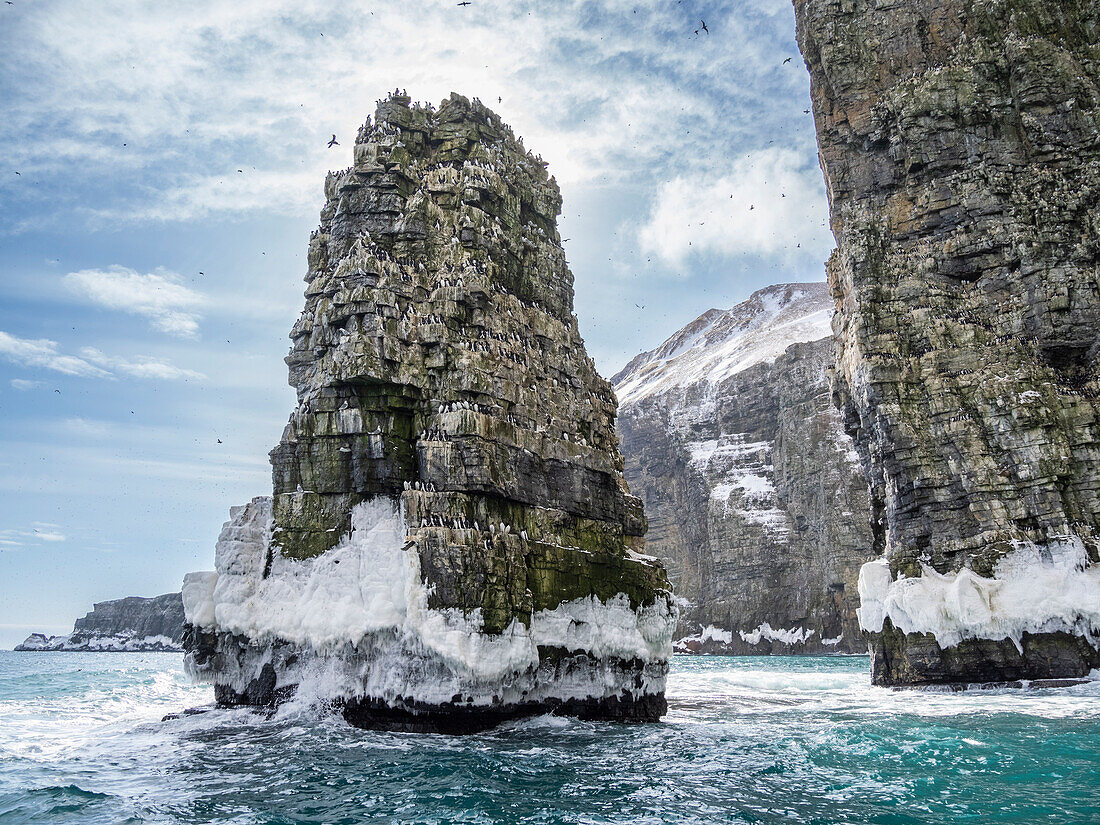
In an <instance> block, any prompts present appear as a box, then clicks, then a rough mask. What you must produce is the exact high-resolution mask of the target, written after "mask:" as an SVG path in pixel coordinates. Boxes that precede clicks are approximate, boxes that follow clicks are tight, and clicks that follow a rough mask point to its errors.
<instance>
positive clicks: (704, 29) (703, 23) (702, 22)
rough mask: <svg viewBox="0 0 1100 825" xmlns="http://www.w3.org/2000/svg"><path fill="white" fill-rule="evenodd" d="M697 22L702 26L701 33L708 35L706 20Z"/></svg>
mask: <svg viewBox="0 0 1100 825" xmlns="http://www.w3.org/2000/svg"><path fill="white" fill-rule="evenodd" d="M699 22H700V23H701V24H702V29H703V31H705V32H706V33H707V34H710V29H708V28H707V21H706V20H700V21H699Z"/></svg>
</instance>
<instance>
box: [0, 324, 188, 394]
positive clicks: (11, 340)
mask: <svg viewBox="0 0 1100 825" xmlns="http://www.w3.org/2000/svg"><path fill="white" fill-rule="evenodd" d="M0 357H2V358H5V359H6V360H8V361H10V362H12V363H15V364H19V365H20V366H23V367H41V368H43V369H48V370H52V371H53V372H60V373H63V374H64V375H73V376H77V377H80V378H106V379H112V378H114V377H115V373H116V372H121V373H124V374H125V375H130V376H133V377H134V378H147V379H157V380H162V381H176V380H180V379H185V380H186V379H196V380H198V379H202V378H205V377H206V376H204V375H203V374H202V373H201V372H195V371H194V370H189V369H184V368H182V367H177V366H175V365H173V364H169V363H168V362H167V361H159V360H157V359H155V358H148V357H138V358H121V357H118V356H112V355H107V354H106V353H104V352H102V351H100V350H98V349H96V348H95V347H84V348H83V349H82V350H81V351H80V356H79V357H78V356H75V355H65V354H64V353H62V352H61V351H60V349H59V348H58V343H57V342H56V341H51V340H49V339H48V338H36V339H31V338H18V337H16V336H14V335H9V334H8V333H6V332H3V331H0ZM16 381H22V382H23V384H24V385H28V386H17V387H16V389H30V388H31V387H30V386H29V385H37V384H39V383H41V382H36V381H26V380H24V379H18V378H17V379H15V380H13V381H12V386H16V384H15V382H16Z"/></svg>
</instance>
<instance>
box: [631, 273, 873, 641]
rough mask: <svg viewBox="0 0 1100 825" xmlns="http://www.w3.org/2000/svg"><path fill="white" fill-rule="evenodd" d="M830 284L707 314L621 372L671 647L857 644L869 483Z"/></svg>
mask: <svg viewBox="0 0 1100 825" xmlns="http://www.w3.org/2000/svg"><path fill="white" fill-rule="evenodd" d="M832 314H833V305H832V300H831V299H830V297H829V292H828V289H827V287H826V285H825V284H824V283H808V284H780V285H777V286H772V287H768V288H766V289H762V290H759V291H757V292H755V293H753V295H752V296H751V297H750V298H749V299H748V300H747V301H745V302H744V303H742V304H739V305H738V306H736V307H734V308H733V309H730V310H725V311H723V310H716V309H712V310H710V311H708V312H706V313H705V314H703V315H702V316H700V317H699V318H698V319H696V320H695V321H693V322H692V323H691V324H689V325H688V326H686V327H684V328H683V329H682V330H680V331H679V332H677V333H676V334H674V335H673V336H671V337H670V338H669V339H668V340H667V341H665V342H664V343H663V344H662V345H661V346H660V347H658V348H657V349H655V350H653V351H652V352H646V353H642V354H641V355H639V356H638V357H636V358H635V359H634V360H633V361H631V362H630V364H628V365H627V366H626V368H625V369H623V371H622V372H620V373H619V374H618V375H616V376H615V378H614V379H612V380H613V381H614V384H615V389H616V393H617V395H618V397H619V405H620V406H619V429H620V431H621V433H622V445H623V454H624V455H625V456H626V477H627V481H628V482H629V483H630V486H631V488H632V489H633V490H634V491H635V492H636V493H637V494H638V495H639V496H640V497H641V498H642V499H643V500H644V502H645V507H646V514H647V515H648V517H649V522H650V528H649V533H648V535H647V540H646V548H647V550H646V552H648V553H650V554H651V555H654V556H657V557H658V558H660V559H661V560H662V562H663V563H664V564H666V565H667V567H668V570H669V577H670V579H671V580H672V583H673V585H674V587H675V590H676V592H677V594H679V595H681V596H683V597H685V598H686V599H687V600H688V601H689V602H690V605H691V606H690V607H688V608H685V609H684V610H683V612H682V614H681V623H680V628H679V630H678V635H679V637H680V638H679V641H678V642H677V644H676V647H677V649H678V650H684V651H688V652H702V653H855V652H859V653H862V652H864V651H865V650H866V644H865V642H864V640H863V638H862V634H861V633H860V629H859V623H858V620H857V618H856V608H858V607H859V596H858V593H857V588H856V582H857V577H858V575H859V568H860V565H861V564H863V563H864V562H866V561H868V560H869V559H870V558H871V557H872V555H873V554H872V550H871V531H870V508H869V503H868V496H867V481H866V477H865V476H864V474H863V471H862V468H861V467H860V465H859V462H858V460H857V459H856V455H855V451H854V448H853V445H852V440H851V438H850V437H849V436H848V435H846V434H845V432H844V427H843V422H842V420H841V417H840V414H839V412H838V411H837V410H836V408H835V407H834V405H833V403H832V400H831V397H830V393H829V382H828V380H827V375H826V373H827V370H828V368H829V367H830V366H831V364H832V361H833V343H832V334H831V329H830V319H831V317H832Z"/></svg>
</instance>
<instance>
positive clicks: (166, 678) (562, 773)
mask: <svg viewBox="0 0 1100 825" xmlns="http://www.w3.org/2000/svg"><path fill="white" fill-rule="evenodd" d="M181 658H182V657H180V656H179V655H174V654H148V655H145V654H110V653H107V654H95V653H48V654H34V653H12V652H0V824H2V825H13V824H14V823H32V822H33V823H50V824H51V825H53V824H54V823H57V824H58V825H63V824H64V823H81V825H95V823H110V824H111V825H115V823H137V822H150V823H199V822H221V823H240V825H251V824H252V823H265V824H266V823H272V824H274V823H286V824H287V825H289V824H290V823H332V824H333V825H336V823H348V824H349V825H350V823H360V822H410V823H566V822H569V823H606V822H621V823H687V822H691V823H709V822H722V823H771V822H776V823H778V822H784V823H822V824H824V823H841V822H843V823H910V822H912V823H937V825H940V823H956V822H959V823H991V822H1020V823H1040V822H1051V823H1085V822H1100V813H1098V811H1097V803H1098V800H1100V681H1097V682H1092V683H1090V684H1087V685H1083V686H1079V687H1075V688H1070V689H1067V690H1060V691H1048V692H1041V691H1035V692H1024V691H995V692H978V691H973V692H968V693H962V694H951V693H929V692H914V691H890V690H884V689H880V688H872V687H870V686H869V685H868V676H867V662H866V660H865V659H862V658H801V657H800V658H780V657H743V658H725V657H712V658H693V657H677V658H676V659H675V661H674V664H673V672H672V675H671V677H670V680H669V704H670V712H669V715H668V717H667V718H666V721H665V722H664V723H662V724H659V725H641V726H618V725H612V724H602V723H590V722H578V721H575V720H569V719H558V718H554V717H540V718H538V719H533V720H528V721H525V722H521V723H516V724H512V725H508V726H505V727H502V728H499V729H497V730H494V731H492V732H489V733H486V734H483V735H479V736H472V737H464V738H450V737H445V736H423V735H413V734H395V733H374V732H369V731H361V730H357V729H354V728H351V727H348V726H347V725H346V724H344V722H343V721H342V720H341V719H340V718H338V717H333V716H325V715H323V714H320V712H319V711H318V709H317V708H310V707H304V706H298V705H291V706H288V707H286V708H284V709H282V710H281V711H280V712H279V713H278V714H276V715H275V716H274V717H273V718H264V717H262V716H260V715H256V714H252V713H249V712H248V711H243V710H235V711H216V712H213V713H209V714H205V715H202V716H192V717H188V718H184V719H180V720H176V721H171V722H160V721H159V719H160V718H161V716H163V715H164V714H165V713H169V712H171V711H176V710H180V709H181V708H184V707H187V706H193V705H200V704H204V703H207V702H209V701H211V699H212V693H211V691H210V690H209V689H208V688H204V687H196V686H193V685H190V684H188V682H187V680H186V678H185V677H184V675H183V672H182V670H181V666H180V665H181Z"/></svg>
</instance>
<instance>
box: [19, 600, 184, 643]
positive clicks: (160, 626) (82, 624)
mask: <svg viewBox="0 0 1100 825" xmlns="http://www.w3.org/2000/svg"><path fill="white" fill-rule="evenodd" d="M182 644H183V599H182V598H181V597H180V594H179V593H165V594H164V595H163V596H154V597H153V598H148V599H146V598H142V597H141V596H129V597H127V598H125V599H115V600H113V601H107V602H96V603H95V605H94V606H93V608H92V611H91V612H90V613H88V614H87V615H86V616H84V618H82V619H77V620H76V622H75V624H74V625H73V632H72V633H69V634H68V635H65V636H46V635H45V634H43V633H32V634H31V635H30V636H28V637H27V639H26V640H25V641H24V642H23V643H22V644H21V645H17V646H16V648H15V649H16V650H34V651H53V650H64V651H93V652H99V651H114V652H129V653H137V652H140V653H149V652H166V651H173V652H175V651H181V650H183V647H182Z"/></svg>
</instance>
